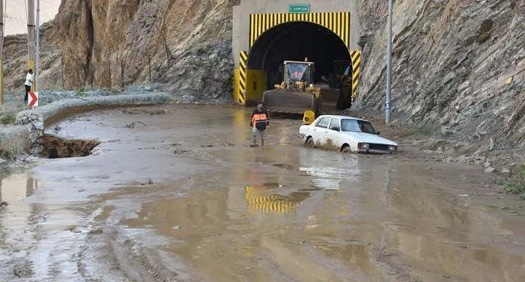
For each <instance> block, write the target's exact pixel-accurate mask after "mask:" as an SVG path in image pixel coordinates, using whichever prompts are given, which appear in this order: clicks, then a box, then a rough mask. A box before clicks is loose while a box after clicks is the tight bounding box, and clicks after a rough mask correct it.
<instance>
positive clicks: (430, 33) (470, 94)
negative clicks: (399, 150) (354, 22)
mask: <svg viewBox="0 0 525 282" xmlns="http://www.w3.org/2000/svg"><path fill="white" fill-rule="evenodd" d="M359 2H360V3H359V4H360V13H361V28H362V29H361V30H362V33H361V40H360V45H361V46H362V48H363V52H364V54H363V57H364V69H363V76H362V81H363V83H364V85H363V86H362V87H361V93H363V94H364V95H362V96H360V101H359V103H358V104H359V106H360V107H361V108H369V107H371V108H374V109H376V110H382V109H383V105H384V103H385V88H386V87H385V84H386V83H385V80H386V79H385V74H386V63H385V62H386V59H385V58H386V57H385V56H386V19H387V13H388V2H387V1H379V2H381V3H379V2H378V1H367V0H360V1H359ZM394 2H395V4H394V16H393V19H394V20H393V21H394V24H393V37H394V40H393V41H394V50H393V84H392V85H393V89H392V101H393V111H394V113H393V116H394V117H397V118H401V119H405V120H408V121H411V122H414V123H417V124H420V125H421V124H424V125H427V126H429V127H431V128H433V129H435V131H443V130H444V131H446V132H447V135H452V136H454V137H456V138H457V139H459V140H464V141H476V140H480V139H483V138H484V136H486V135H491V136H495V137H496V138H497V140H498V139H499V140H500V141H499V142H498V141H496V144H497V145H500V146H505V145H508V144H509V143H506V142H503V140H507V141H514V142H515V143H519V144H524V143H525V135H524V134H523V133H524V132H525V102H524V98H525V92H524V91H525V1H523V0H487V1H477V0H439V1H436V0H421V1H409V0H397V1H394ZM486 139H487V142H488V140H489V138H486Z"/></svg>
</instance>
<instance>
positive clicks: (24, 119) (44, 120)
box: [0, 93, 170, 159]
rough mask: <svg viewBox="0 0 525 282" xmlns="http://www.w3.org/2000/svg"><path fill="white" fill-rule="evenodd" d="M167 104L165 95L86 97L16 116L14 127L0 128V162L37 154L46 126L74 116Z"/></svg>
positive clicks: (62, 101) (63, 101) (49, 105)
mask: <svg viewBox="0 0 525 282" xmlns="http://www.w3.org/2000/svg"><path fill="white" fill-rule="evenodd" d="M168 101H170V95H169V94H166V93H149V94H141V95H115V96H101V97H86V98H73V99H66V100H60V101H57V102H54V103H51V104H48V105H45V106H42V107H38V108H36V109H34V110H27V111H22V112H19V113H18V114H17V116H16V125H15V126H7V127H0V158H5V159H12V158H14V157H16V156H17V155H20V154H22V153H30V154H38V153H40V152H41V150H42V136H44V128H45V126H48V125H50V124H51V123H53V122H57V121H59V120H60V119H63V118H66V117H68V116H71V115H73V114H78V113H79V112H83V111H89V110H95V109H103V108H108V107H123V106H140V105H155V104H163V103H166V102H168Z"/></svg>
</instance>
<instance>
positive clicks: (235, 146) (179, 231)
mask: <svg viewBox="0 0 525 282" xmlns="http://www.w3.org/2000/svg"><path fill="white" fill-rule="evenodd" d="M249 115H250V109H244V108H237V107H225V106H217V107H214V106H175V105H173V106H162V107H148V108H127V109H114V110H105V111H99V112H91V113H86V114H81V115H79V116H76V117H73V118H70V119H68V120H65V121H63V122H60V123H58V124H56V125H53V126H51V127H50V128H49V129H48V130H47V133H51V134H56V135H59V136H62V137H68V138H81V139H98V140H99V141H101V144H100V145H99V146H97V147H96V148H95V149H94V152H93V154H92V155H90V156H87V157H83V158H61V159H39V160H38V161H37V164H36V165H35V166H34V167H33V168H32V169H31V170H29V171H24V172H17V173H14V174H12V175H9V176H7V177H6V178H4V179H2V180H1V185H0V202H2V201H5V202H7V204H8V205H7V206H2V207H0V280H1V281H12V280H14V281H17V280H19V281H173V280H174V281H524V279H525V220H524V215H525V213H524V212H525V207H524V204H523V202H522V201H520V200H519V199H515V198H513V197H507V196H504V195H500V194H498V192H499V191H501V187H498V186H497V181H496V180H495V179H493V178H492V176H491V175H490V174H486V173H484V172H483V170H482V169H480V168H476V167H472V166H466V165H464V164H457V163H446V162H436V161H433V160H431V159H429V158H426V157H425V156H424V154H422V153H421V154H418V153H417V150H415V149H411V148H410V145H409V143H403V142H401V146H400V152H399V153H397V154H396V155H393V156H378V155H372V156H369V155H354V154H341V153H338V152H331V151H323V150H318V149H308V148H304V147H303V146H302V144H301V140H300V138H299V136H298V133H297V131H298V126H299V125H300V123H301V121H300V120H286V119H273V120H272V123H271V126H270V127H269V129H268V132H267V133H268V141H267V143H268V144H267V146H265V147H264V148H262V147H258V148H250V147H249V144H250V138H251V136H250V128H249V125H248V123H249ZM382 135H386V134H382ZM387 137H388V135H387ZM397 141H400V140H397Z"/></svg>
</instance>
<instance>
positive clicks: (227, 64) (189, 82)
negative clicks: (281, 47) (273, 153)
mask: <svg viewBox="0 0 525 282" xmlns="http://www.w3.org/2000/svg"><path fill="white" fill-rule="evenodd" d="M356 1H359V9H360V17H361V40H360V45H361V46H362V48H363V52H364V54H363V55H364V56H363V58H364V59H363V62H364V65H363V74H362V82H363V84H362V86H361V89H360V93H361V96H360V97H359V99H358V103H357V107H356V108H357V109H362V110H364V109H373V110H377V111H380V110H381V109H382V107H383V104H384V96H385V95H384V91H385V50H386V47H385V46H386V29H385V26H386V15H387V1H368V0H356ZM238 2H239V0H202V1H194V0H157V1H121V0H85V1H78V0H62V4H61V7H60V10H59V14H58V15H57V17H56V19H55V20H54V21H53V22H51V23H50V24H49V25H48V26H47V27H46V28H45V29H44V30H43V36H42V38H43V43H42V46H43V48H42V63H41V65H42V67H43V71H42V74H41V85H42V86H43V87H44V88H46V89H52V88H69V89H79V88H85V87H93V88H97V87H105V88H106V87H107V88H121V87H123V86H126V85H130V84H155V83H158V84H162V85H165V86H167V88H168V90H170V91H172V92H175V93H178V94H183V95H184V94H186V95H190V96H191V95H193V96H199V97H200V98H205V99H208V98H224V99H227V98H229V96H230V93H231V74H232V66H233V62H232V57H231V47H230V42H231V18H232V7H233V5H237V4H238ZM394 2H395V8H394V59H393V66H394V78H393V92H392V95H393V107H394V114H393V117H394V118H395V119H400V120H404V121H409V122H412V123H414V124H415V125H416V126H422V127H427V128H429V129H430V130H436V131H437V132H441V133H442V135H443V136H444V137H446V138H452V139H456V140H461V141H478V143H480V142H479V141H481V143H483V142H484V143H486V145H487V147H489V148H491V149H494V148H497V147H500V148H507V147H509V146H511V144H513V143H514V144H524V143H525V134H524V133H525V99H524V98H525V97H524V96H525V93H524V89H525V83H524V80H525V79H524V78H525V19H524V18H525V0H486V1H478V0H439V1H438V0H421V1H412V0H396V1H394ZM25 44H26V43H25V37H23V36H15V37H8V38H7V39H6V47H5V50H6V51H5V54H6V60H5V64H6V67H5V68H6V76H7V77H6V79H5V83H6V86H7V87H8V88H11V89H16V90H17V91H20V92H22V87H21V86H22V80H23V77H24V69H25V60H26V57H25V54H26V50H27V48H26V46H25ZM511 80H512V81H511Z"/></svg>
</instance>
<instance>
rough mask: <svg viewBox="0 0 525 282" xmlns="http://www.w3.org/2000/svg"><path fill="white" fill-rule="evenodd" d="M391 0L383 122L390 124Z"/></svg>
mask: <svg viewBox="0 0 525 282" xmlns="http://www.w3.org/2000/svg"><path fill="white" fill-rule="evenodd" d="M392 6H393V4H392V0H388V24H387V25H388V26H387V29H388V35H387V37H388V39H387V40H388V44H387V48H386V49H387V51H386V53H387V55H386V57H387V59H386V101H385V122H386V123H387V124H388V123H390V114H391V113H392Z"/></svg>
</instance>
